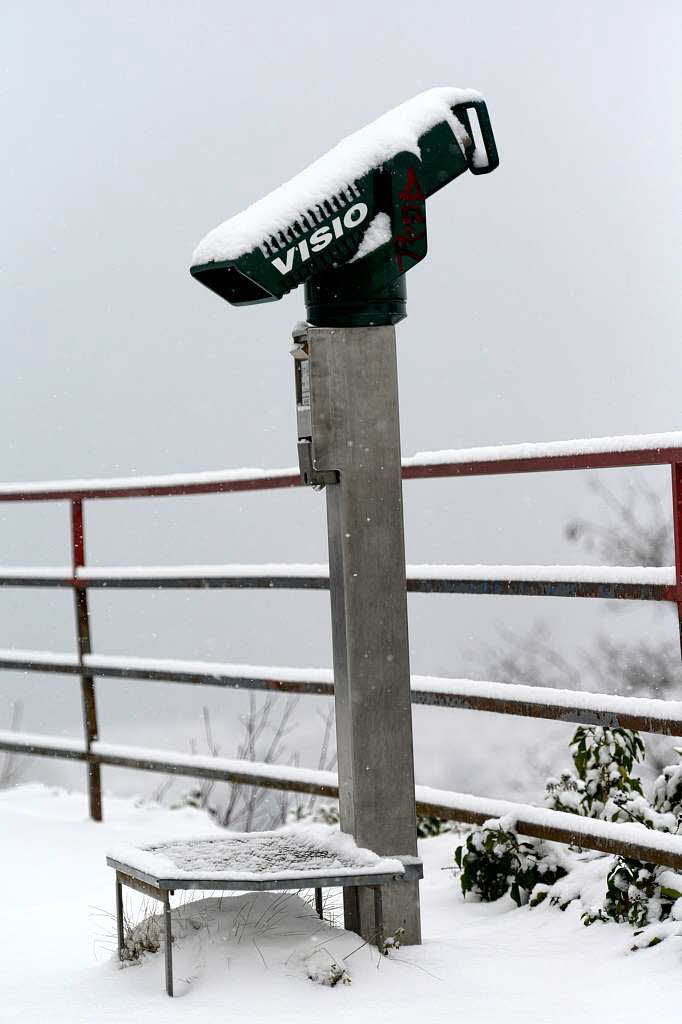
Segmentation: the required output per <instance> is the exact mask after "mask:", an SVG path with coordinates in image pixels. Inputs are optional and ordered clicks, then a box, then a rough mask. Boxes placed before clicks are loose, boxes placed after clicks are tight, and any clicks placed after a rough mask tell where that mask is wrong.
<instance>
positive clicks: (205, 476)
mask: <svg viewBox="0 0 682 1024" xmlns="http://www.w3.org/2000/svg"><path fill="white" fill-rule="evenodd" d="M680 459H682V431H681V430H675V431H668V432H667V433H661V434H627V435H621V436H616V437H589V438H577V439H574V440H570V441H545V442H539V443H537V442H532V443H531V442H529V443H523V444H502V445H493V446H486V447H481V448H458V449H444V450H442V451H433V452H418V453H417V454H416V455H411V456H408V457H407V458H404V459H403V460H402V465H403V478H404V479H406V480H414V479H419V478H423V477H434V478H436V477H446V476H478V475H483V474H490V473H493V474H497V473H535V472H542V471H547V470H561V469H609V468H613V469H616V468H619V467H620V468H623V467H626V468H627V467H629V466H661V465H662V466H665V465H672V464H673V463H675V462H678V461H679V460H680ZM300 486H301V477H300V473H299V470H298V468H297V467H288V468H286V469H220V470H203V471H201V472H198V473H169V474H166V475H156V476H129V477H109V478H104V479H93V478H91V479H83V480H44V481H38V482H35V481H33V482H28V483H6V484H0V502H1V501H79V500H83V499H85V498H88V499H91V498H158V497H163V496H167V495H190V494H219V493H223V492H225V491H261V490H263V491H265V490H273V489H279V488H282V487H300Z"/></svg>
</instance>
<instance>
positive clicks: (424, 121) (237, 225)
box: [191, 89, 498, 946]
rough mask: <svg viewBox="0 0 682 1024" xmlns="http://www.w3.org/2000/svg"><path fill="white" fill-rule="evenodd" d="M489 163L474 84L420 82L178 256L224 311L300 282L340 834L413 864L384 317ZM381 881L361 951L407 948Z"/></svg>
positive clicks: (395, 473) (396, 890)
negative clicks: (453, 187)
mask: <svg viewBox="0 0 682 1024" xmlns="http://www.w3.org/2000/svg"><path fill="white" fill-rule="evenodd" d="M497 165H498V158H497V149H496V147H495V140H494V138H493V132H492V128H491V127H490V119H489V117H488V111H487V108H486V105H485V103H484V101H483V97H482V96H481V95H480V93H477V92H473V91H471V90H462V89H431V90H430V91H429V92H425V93H423V94H422V95H421V96H416V97H415V98H414V99H412V100H409V101H408V102H407V103H404V104H403V105H402V106H401V107H396V109H395V110H392V111H390V112H389V113H388V114H385V115H384V116H383V117H380V118H379V120H378V121H375V122H374V123H373V124H370V125H368V126H367V127H366V128H363V129H362V130H361V131H359V132H356V133H355V134H354V135H350V136H348V138H346V139H344V140H343V141H342V142H340V143H339V145H338V146H336V147H335V148H334V149H332V150H330V152H329V153H327V154H325V156H323V157H321V158H320V159H319V160H317V161H316V162H315V163H314V164H311V166H310V167H308V168H307V169H306V170H304V171H302V172H301V174H299V175H297V176H296V177H295V178H292V179H291V181H288V182H287V183H286V184H284V185H281V186H280V187H279V188H278V189H276V190H275V191H274V192H272V193H270V195H268V196H265V198H264V199H261V200H259V202H257V203H254V204H253V206H250V207H249V208H248V209H247V210H244V211H243V212H242V213H239V214H237V216H236V217H232V219H231V220H228V221H225V223H224V224H221V225H220V226H219V227H217V228H216V229H215V230H214V231H211V232H210V234H208V235H207V236H206V237H205V238H204V239H203V241H202V242H200V243H199V245H198V247H197V249H196V251H195V253H194V257H193V261H192V268H191V271H192V274H193V275H194V277H196V278H197V280H198V281H201V283H202V284H205V285H206V286H207V287H208V288H210V289H211V290H212V291H214V292H216V293H217V294H218V295H220V296H221V298H223V299H226V300H227V301H228V302H230V303H232V304H233V305H235V306H246V305H250V304H253V303H257V302H270V301H272V300H273V299H280V298H281V297H282V296H283V295H286V294H287V292H290V291H291V290H292V289H293V288H296V287H298V285H300V284H303V285H305V303H306V311H307V322H306V323H304V324H300V325H299V326H297V328H296V329H295V331H294V342H295V344H294V349H293V352H292V355H293V356H294V366H295V381H296V411H297V421H298V456H299V465H300V468H301V479H302V482H303V483H304V484H310V485H312V486H314V487H324V488H326V500H327V531H328V537H329V589H330V594H331V613H332V642H333V650H334V699H335V703H336V733H337V754H338V781H339V785H338V792H339V808H340V816H341V828H342V829H343V831H344V832H349V833H351V834H352V835H353V836H354V837H355V840H356V842H357V843H358V845H359V846H362V847H367V848H369V849H371V850H374V851H375V852H376V853H378V854H380V855H382V856H389V857H397V858H402V860H403V863H404V864H405V869H406V867H407V863H408V861H409V862H410V863H412V869H413V870H415V871H416V870H417V869H418V867H419V865H418V862H417V864H415V863H413V862H414V861H415V860H416V853H417V830H416V818H415V799H414V794H415V789H414V765H413V755H412V718H411V691H410V659H409V641H408V631H407V598H406V583H405V546H404V540H403V512H402V480H401V461H400V425H399V422H398V375H397V361H396V344H395V327H394V325H395V324H396V323H398V321H400V320H402V319H403V317H404V316H405V275H406V273H407V271H408V270H410V269H411V268H412V267H413V266H415V264H417V263H419V262H420V260H423V259H424V257H425V255H426V200H427V199H428V197H429V196H431V195H433V193H434V192H437V191H438V189H440V188H442V187H443V186H444V185H447V184H448V182H450V181H452V180H453V179H454V178H457V177H459V176H460V175H462V174H463V173H464V172H465V171H471V172H472V174H487V173H488V172H489V171H492V170H494V168H495V167H497ZM399 866H400V865H397V866H396V867H399ZM378 877H379V876H377V878H378ZM382 877H383V880H382V881H381V882H380V883H377V884H375V885H373V886H372V883H371V880H370V881H368V882H365V883H364V884H363V885H362V886H360V885H358V886H357V887H354V888H350V887H346V888H344V890H343V892H344V923H345V926H346V928H348V929H350V930H351V931H356V932H358V933H359V934H360V935H362V936H363V937H364V938H365V939H367V940H368V941H369V942H377V944H378V945H379V946H382V945H383V938H382V936H383V935H385V934H388V935H390V934H395V935H398V934H400V935H401V936H402V941H403V943H406V944H410V943H418V942H419V941H420V935H421V930H420V927H421V926H420V913H419V889H418V883H417V881H416V879H415V878H414V875H412V876H411V880H407V879H406V878H405V877H403V876H402V875H401V874H400V872H397V873H396V874H395V875H393V876H391V879H390V882H391V884H388V883H387V880H386V876H382ZM398 883H401V884H398ZM368 886H371V887H370V888H368ZM384 929H385V931H384Z"/></svg>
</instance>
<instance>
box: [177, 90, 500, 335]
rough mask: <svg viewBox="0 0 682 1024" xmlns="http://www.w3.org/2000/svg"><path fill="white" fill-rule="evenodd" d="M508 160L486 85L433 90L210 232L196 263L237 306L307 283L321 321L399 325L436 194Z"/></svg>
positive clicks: (314, 316) (205, 279)
mask: <svg viewBox="0 0 682 1024" xmlns="http://www.w3.org/2000/svg"><path fill="white" fill-rule="evenodd" d="M475 128H477V129H478V140H477V139H476V136H475ZM498 163H499V159H498V155H497V148H496V145H495V139H494V136H493V132H492V127H491V124H490V118H489V116H488V110H487V107H486V104H485V102H484V100H483V98H482V97H481V96H480V94H478V93H474V92H473V91H471V90H459V89H432V90H430V91H429V92H427V93H423V94H421V95H420V96H417V97H415V98H414V99H413V100H410V101H408V102H407V103H405V104H403V105H402V106H401V107H397V108H396V109H395V110H393V111H390V112H389V113H388V114H386V115H384V116H383V117H382V118H379V120H378V121H375V122H374V123H373V124H370V125H368V126H367V127H366V128H364V129H362V130H361V131H360V132H357V133H356V134H355V135H351V136H348V138H347V139H344V140H343V142H342V143H340V144H339V145H338V146H337V147H335V149H333V150H331V151H330V152H329V153H327V154H325V156H324V157H322V158H321V159H320V160H318V161H317V162H316V163H315V164H312V165H311V166H310V167H309V168H307V169H306V170H305V171H303V172H302V173H301V174H299V175H298V176H297V177H296V178H293V179H292V180H291V181H289V182H287V183H286V184H285V185H283V186H281V187H280V188H279V189H276V190H275V192H273V193H271V194H270V195H269V196H266V197H265V198H264V199H262V200H260V201H259V202H258V203H255V204H254V205H253V206H251V207H249V208H248V209H247V210H245V211H244V212H243V213H241V214H238V215H237V216H236V217H233V218H232V219H231V220H229V221H226V222H225V223H224V224H222V225H220V227H218V228H216V229H215V230H214V231H212V232H211V233H210V234H209V235H207V236H206V238H205V239H204V240H203V241H202V242H201V243H200V244H199V246H198V247H197V249H196V251H195V254H194V259H193V264H192V267H191V273H192V275H193V277H195V278H196V279H197V280H198V281H200V282H201V283H202V284H204V285H206V287H207V288H210V289H211V291H213V292H215V293H216V294H217V295H219V296H221V298H223V299H226V300H227V301H228V302H230V303H232V305H235V306H245V305H252V304H254V303H260V302H271V301H274V300H275V299H280V298H282V296H283V295H286V294H287V293H288V292H290V291H292V290H293V289H294V288H297V287H298V286H299V285H300V284H305V286H306V289H305V291H306V294H305V299H306V307H307V313H308V321H309V322H310V323H311V324H314V325H317V326H335V325H338V326H363V325H367V324H387V323H397V322H398V321H399V320H401V319H402V318H403V317H404V316H405V282H404V275H405V274H406V273H407V271H408V270H410V269H411V268H412V267H413V266H415V264H417V263H419V262H420V260H423V259H424V257H425V255H426V251H427V236H426V207H425V201H426V199H428V197H429V196H431V195H433V193H434V192H437V191H438V190H439V189H441V188H443V186H444V185H447V184H448V183H449V182H451V181H453V180H454V179H455V178H457V177H459V175H461V174H463V173H464V172H465V171H471V173H472V174H487V173H489V172H490V171H492V170H494V169H495V168H496V167H497V166H498Z"/></svg>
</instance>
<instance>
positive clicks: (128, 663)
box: [0, 648, 682, 746]
mask: <svg viewBox="0 0 682 1024" xmlns="http://www.w3.org/2000/svg"><path fill="white" fill-rule="evenodd" d="M5 662H12V663H13V664H15V665H21V664H22V663H25V664H43V665H46V666H52V665H59V666H64V668H70V669H77V668H78V666H79V661H78V656H77V655H76V654H64V653H62V652H59V653H51V652H49V651H30V650H12V649H11V648H5V649H0V665H2V664H3V663H5ZM83 662H84V664H85V666H86V668H88V669H90V671H91V672H93V673H97V672H98V670H99V671H102V670H104V671H106V670H107V669H113V670H120V671H129V672H131V673H134V672H136V671H138V672H157V673H159V674H163V673H164V672H167V673H168V674H169V675H183V674H185V675H187V676H191V677H197V676H200V677H201V676H207V677H209V678H210V677H211V676H214V677H216V678H222V679H230V678H232V679H235V680H240V679H262V680H278V681H280V682H284V683H286V682H294V683H312V684H325V685H328V686H333V684H334V673H333V670H332V669H330V668H292V667H290V666H281V665H248V664H242V663H230V662H218V661H200V660H198V659H183V658H141V657H135V656H130V655H121V654H104V655H102V654H87V655H85V657H84V658H83ZM411 687H412V691H413V692H414V693H420V694H434V695H438V696H446V697H447V696H451V697H465V698H466V697H482V698H486V699H491V700H499V701H516V702H518V703H522V704H538V705H548V706H550V707H558V708H566V709H569V708H578V709H579V710H582V711H595V712H604V713H605V714H613V715H626V714H629V715H636V716H640V717H642V718H649V719H652V720H653V721H657V720H659V721H667V720H673V721H674V720H679V721H682V701H675V700H661V699H659V698H656V697H623V696H619V695H617V694H610V693H593V692H591V691H588V690H568V689H561V688H558V687H548V686H529V685H526V684H524V683H500V682H495V681H492V680H484V679H462V678H448V677H442V676H425V675H413V676H412V677H411ZM2 735H6V736H8V737H9V736H14V737H17V736H20V737H21V736H23V734H22V733H10V732H7V731H6V732H5V733H0V736H2ZM39 739H40V740H41V741H42V742H45V741H46V740H47V739H48V737H45V736H40V737H39ZM71 742H72V741H67V746H68V745H69V744H70V743H71Z"/></svg>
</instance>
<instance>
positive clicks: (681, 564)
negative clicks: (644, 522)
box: [670, 462, 682, 653]
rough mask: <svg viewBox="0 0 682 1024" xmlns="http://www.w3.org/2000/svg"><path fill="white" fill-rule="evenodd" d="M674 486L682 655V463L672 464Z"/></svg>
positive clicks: (676, 566)
mask: <svg viewBox="0 0 682 1024" xmlns="http://www.w3.org/2000/svg"><path fill="white" fill-rule="evenodd" d="M670 473H671V476H672V485H673V535H674V537H675V586H676V587H677V622H678V626H679V630H680V653H682V599H681V598H682V462H671V464H670Z"/></svg>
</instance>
